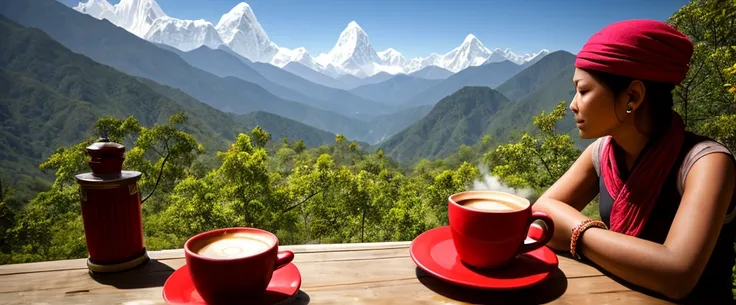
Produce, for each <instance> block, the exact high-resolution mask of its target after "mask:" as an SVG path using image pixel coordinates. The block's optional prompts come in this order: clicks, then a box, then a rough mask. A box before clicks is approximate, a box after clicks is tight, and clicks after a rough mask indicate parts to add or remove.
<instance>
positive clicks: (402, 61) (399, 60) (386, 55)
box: [378, 48, 409, 67]
mask: <svg viewBox="0 0 736 305" xmlns="http://www.w3.org/2000/svg"><path fill="white" fill-rule="evenodd" d="M378 57H380V58H381V60H382V61H383V64H384V65H387V66H399V67H403V66H406V64H407V63H409V61H408V60H406V57H404V55H401V53H399V51H396V50H395V49H394V48H388V49H386V50H384V51H381V52H378Z"/></svg>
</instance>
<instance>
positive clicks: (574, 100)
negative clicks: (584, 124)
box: [570, 93, 578, 113]
mask: <svg viewBox="0 0 736 305" xmlns="http://www.w3.org/2000/svg"><path fill="white" fill-rule="evenodd" d="M570 111H572V112H574V113H578V94H577V93H576V94H575V95H573V96H572V102H570Z"/></svg>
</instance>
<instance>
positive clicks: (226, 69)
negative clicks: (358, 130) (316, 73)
mask: <svg viewBox="0 0 736 305" xmlns="http://www.w3.org/2000/svg"><path fill="white" fill-rule="evenodd" d="M178 54H179V56H180V57H181V58H182V59H184V60H185V61H186V62H187V63H189V64H190V65H192V66H194V67H196V68H200V69H202V70H204V71H207V72H210V73H212V74H215V75H217V76H220V77H226V76H234V77H237V78H240V79H242V80H245V81H248V82H251V83H254V84H256V85H259V86H261V87H263V89H266V90H267V91H268V92H270V93H273V94H274V95H276V96H278V97H280V98H283V99H286V100H292V101H299V102H300V103H302V104H307V105H309V106H312V107H315V108H319V109H323V110H329V111H334V112H336V113H338V114H341V115H344V116H348V117H353V118H357V119H364V120H367V119H370V118H372V117H375V116H376V115H379V114H383V113H384V111H385V110H386V109H385V107H384V105H383V104H377V103H375V102H373V101H370V100H367V99H364V98H360V97H358V96H355V95H352V94H350V93H349V92H346V91H342V90H338V89H334V88H329V87H324V86H320V85H317V84H307V82H302V83H303V84H304V85H303V86H299V87H298V88H299V89H302V90H295V89H292V88H288V87H287V86H283V85H281V84H279V83H277V82H273V81H271V80H269V79H266V78H265V77H263V76H262V75H261V74H259V73H258V72H257V71H256V70H254V69H253V68H252V67H251V66H248V65H246V64H245V63H243V62H242V61H241V60H239V59H238V58H236V57H234V56H232V55H231V54H229V53H227V52H225V51H223V50H213V49H210V48H208V47H204V46H203V47H200V48H197V49H195V50H192V51H189V52H178ZM287 73H288V72H284V73H280V76H282V77H281V78H280V79H284V78H288V77H287V76H284V74H287Z"/></svg>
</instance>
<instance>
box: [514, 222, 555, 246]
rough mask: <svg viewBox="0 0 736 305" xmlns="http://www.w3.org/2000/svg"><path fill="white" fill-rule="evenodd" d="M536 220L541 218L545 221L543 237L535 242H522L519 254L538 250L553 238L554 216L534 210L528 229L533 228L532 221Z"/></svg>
mask: <svg viewBox="0 0 736 305" xmlns="http://www.w3.org/2000/svg"><path fill="white" fill-rule="evenodd" d="M536 220H541V221H542V222H544V227H543V228H542V237H541V238H540V239H539V240H537V241H535V242H531V243H528V244H527V243H524V244H522V245H521V246H520V247H519V251H518V253H519V254H521V253H527V252H530V251H534V250H537V249H539V248H541V247H542V246H544V245H546V244H547V243H548V242H549V241H550V240H551V239H552V235H554V232H555V223H554V222H553V221H552V218H550V217H549V216H547V214H545V213H542V212H534V213H532V217H530V218H529V224H528V228H527V230H529V229H530V228H531V225H532V223H533V222H534V221H536ZM527 232H528V231H527ZM527 234H528V233H527Z"/></svg>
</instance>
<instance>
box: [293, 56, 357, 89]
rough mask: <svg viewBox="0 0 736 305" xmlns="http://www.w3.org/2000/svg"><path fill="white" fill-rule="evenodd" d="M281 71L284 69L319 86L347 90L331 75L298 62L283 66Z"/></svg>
mask: <svg viewBox="0 0 736 305" xmlns="http://www.w3.org/2000/svg"><path fill="white" fill-rule="evenodd" d="M281 69H284V70H285V71H288V72H290V73H292V74H294V75H296V76H299V77H301V78H303V79H306V80H308V81H310V82H313V83H315V84H318V85H322V86H327V87H332V88H336V89H345V84H343V83H341V82H340V81H339V80H336V79H334V78H332V77H330V76H329V75H325V74H322V73H320V72H317V71H314V70H312V69H310V68H309V67H307V66H305V65H302V64H300V63H298V62H290V63H288V64H286V65H285V66H283V67H282V68H281Z"/></svg>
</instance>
